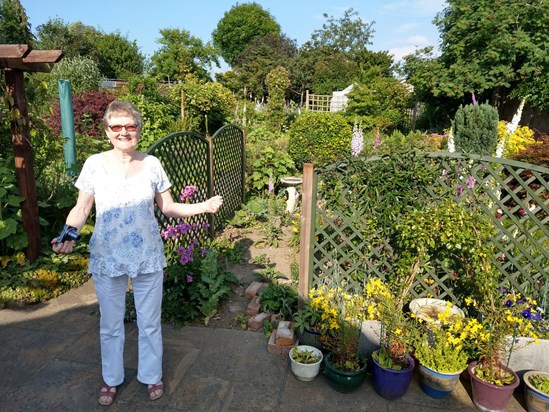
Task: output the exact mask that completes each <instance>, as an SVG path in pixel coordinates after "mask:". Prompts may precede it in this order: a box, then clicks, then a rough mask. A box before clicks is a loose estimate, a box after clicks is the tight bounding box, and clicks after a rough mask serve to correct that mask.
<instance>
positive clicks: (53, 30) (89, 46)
mask: <svg viewBox="0 0 549 412" xmlns="http://www.w3.org/2000/svg"><path fill="white" fill-rule="evenodd" d="M36 31H37V34H38V36H37V37H38V45H39V47H40V48H41V49H56V50H63V53H64V55H65V57H69V58H70V57H76V56H86V57H88V58H91V59H93V60H94V61H96V62H99V56H98V54H99V52H98V49H97V47H96V43H97V39H98V38H99V37H100V36H101V32H99V31H98V30H97V29H95V28H94V27H92V26H86V25H84V24H82V23H81V22H76V23H65V22H64V21H63V20H61V19H58V18H56V19H50V20H48V21H47V22H46V23H44V24H41V25H40V26H38V27H37V28H36Z"/></svg>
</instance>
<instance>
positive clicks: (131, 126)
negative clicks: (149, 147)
mask: <svg viewBox="0 0 549 412" xmlns="http://www.w3.org/2000/svg"><path fill="white" fill-rule="evenodd" d="M109 129H111V131H113V132H115V133H118V132H121V131H122V129H126V131H127V132H135V131H136V130H137V125H136V124H127V125H125V126H122V125H120V124H115V125H112V126H111V125H109Z"/></svg>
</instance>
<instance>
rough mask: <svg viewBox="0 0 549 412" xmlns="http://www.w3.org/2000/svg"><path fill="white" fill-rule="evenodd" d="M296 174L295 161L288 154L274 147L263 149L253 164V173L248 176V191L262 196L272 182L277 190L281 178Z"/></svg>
mask: <svg viewBox="0 0 549 412" xmlns="http://www.w3.org/2000/svg"><path fill="white" fill-rule="evenodd" d="M295 172H296V168H295V166H294V161H293V160H292V158H291V157H290V156H289V155H288V153H286V152H280V151H277V150H275V149H273V148H272V147H270V146H269V147H266V148H265V149H263V150H262V151H261V152H260V153H259V154H258V156H257V158H256V159H255V160H254V162H253V164H252V173H251V174H250V175H248V179H247V180H248V181H247V183H248V190H249V191H250V192H251V193H252V194H262V193H263V192H265V191H266V190H267V188H268V185H269V181H272V183H273V185H274V188H275V190H276V189H277V188H278V186H279V182H280V178H282V177H284V176H293V175H294V174H295Z"/></svg>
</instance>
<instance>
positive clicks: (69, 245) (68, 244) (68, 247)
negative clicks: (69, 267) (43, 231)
mask: <svg viewBox="0 0 549 412" xmlns="http://www.w3.org/2000/svg"><path fill="white" fill-rule="evenodd" d="M50 243H51V245H52V246H51V248H52V250H53V251H54V252H55V253H63V254H65V255H68V254H70V253H72V250H73V248H74V240H65V241H64V242H63V243H57V238H56V237H54V238H53V239H52V240H51V242H50Z"/></svg>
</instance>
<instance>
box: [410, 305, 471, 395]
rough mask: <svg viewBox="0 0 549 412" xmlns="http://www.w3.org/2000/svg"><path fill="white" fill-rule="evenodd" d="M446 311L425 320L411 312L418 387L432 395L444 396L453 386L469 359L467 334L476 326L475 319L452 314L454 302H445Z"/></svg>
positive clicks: (448, 393)
mask: <svg viewBox="0 0 549 412" xmlns="http://www.w3.org/2000/svg"><path fill="white" fill-rule="evenodd" d="M447 303H448V305H447V306H446V310H445V311H443V312H442V311H439V312H437V317H436V319H434V320H431V321H425V319H424V318H423V317H420V316H417V315H414V314H412V315H411V316H412V317H414V318H415V319H416V320H417V322H418V328H419V330H420V333H419V336H418V340H417V341H416V342H415V344H414V356H415V358H416V359H417V360H418V361H419V376H420V386H421V389H422V390H423V391H424V392H425V393H426V394H427V395H429V396H431V397H433V398H444V397H446V396H448V395H450V393H451V392H452V390H453V389H454V387H455V386H456V384H457V382H458V380H459V376H460V374H461V372H463V371H464V370H465V369H466V368H467V362H468V360H469V358H470V356H471V355H470V353H471V351H470V350H468V349H470V339H469V338H470V336H471V334H472V333H474V332H475V330H476V328H478V322H476V320H470V319H466V318H464V317H462V316H455V315H453V312H452V308H453V305H452V304H451V303H450V302H447Z"/></svg>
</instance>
